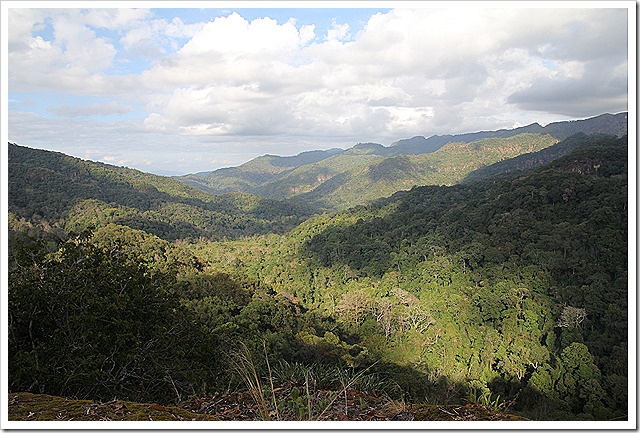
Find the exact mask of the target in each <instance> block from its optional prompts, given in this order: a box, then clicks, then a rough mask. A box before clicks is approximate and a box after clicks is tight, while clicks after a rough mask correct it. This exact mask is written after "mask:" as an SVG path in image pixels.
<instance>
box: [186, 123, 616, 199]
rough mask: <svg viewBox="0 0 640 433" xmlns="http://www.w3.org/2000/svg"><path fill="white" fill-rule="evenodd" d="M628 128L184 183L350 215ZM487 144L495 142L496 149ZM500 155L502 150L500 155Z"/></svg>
mask: <svg viewBox="0 0 640 433" xmlns="http://www.w3.org/2000/svg"><path fill="white" fill-rule="evenodd" d="M627 125H628V113H626V112H623V113H618V114H602V115H599V116H596V117H592V118H589V119H583V120H575V121H561V122H553V123H550V124H548V125H546V126H541V125H540V124H538V123H532V124H530V125H527V126H522V127H519V128H514V129H501V130H497V131H480V132H473V133H464V134H457V135H441V136H440V135H433V136H431V137H429V138H425V137H423V136H416V137H413V138H409V139H403V140H399V141H396V142H394V143H392V144H391V145H390V146H388V147H387V146H383V145H382V144H379V143H358V144H356V145H354V146H353V147H351V148H349V149H346V150H341V149H330V150H325V151H323V150H318V151H311V152H303V153H301V154H299V155H296V156H290V157H278V156H274V155H265V156H261V157H258V158H255V159H253V160H251V161H249V162H247V163H245V164H242V165H240V166H238V167H232V168H223V169H219V170H215V171H211V172H203V173H196V174H189V175H185V176H180V177H177V179H178V180H180V181H182V182H184V183H186V184H188V185H191V186H194V187H196V188H199V189H202V190H204V191H206V192H209V193H213V194H220V193H228V192H234V191H236V192H238V191H239V192H246V193H251V194H257V195H260V196H263V197H268V198H274V199H278V200H283V199H289V198H295V199H297V200H302V201H304V202H307V203H309V204H311V205H313V206H318V207H320V208H324V209H344V208H348V207H350V206H353V205H358V204H364V203H366V202H369V201H371V200H374V199H377V198H381V197H385V196H388V195H390V194H392V193H394V192H395V191H399V190H407V189H410V188H411V187H413V186H416V185H430V184H434V185H438V184H439V185H450V184H453V183H456V182H459V181H461V180H462V179H463V178H465V177H466V176H467V175H469V174H470V173H471V172H472V171H474V170H477V169H482V168H483V167H485V166H489V165H491V164H494V163H498V162H500V161H503V160H506V159H510V158H514V157H517V156H519V155H521V154H525V153H530V152H536V151H540V150H542V149H543V148H546V147H549V146H551V145H553V144H555V143H557V142H559V141H562V140H564V139H566V138H568V137H570V136H572V135H574V134H576V133H585V134H607V135H614V136H618V137H619V136H622V135H625V134H626V133H627ZM518 137H519V138H518ZM483 140H494V141H493V142H491V145H489V144H488V143H489V142H487V141H483ZM534 141H535V143H533V142H534ZM456 143H457V144H456ZM474 143H475V144H474ZM472 144H474V145H472ZM463 145H471V146H467V147H465V146H463ZM495 149H500V150H499V151H498V152H497V153H496V151H495ZM550 155H551V154H550ZM455 171H457V173H454V172H455ZM445 172H446V174H444V173H445Z"/></svg>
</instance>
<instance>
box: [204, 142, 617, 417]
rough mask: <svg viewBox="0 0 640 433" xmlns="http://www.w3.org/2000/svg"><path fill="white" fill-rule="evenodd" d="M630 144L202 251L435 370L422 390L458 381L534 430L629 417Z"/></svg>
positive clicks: (588, 148)
mask: <svg viewBox="0 0 640 433" xmlns="http://www.w3.org/2000/svg"><path fill="white" fill-rule="evenodd" d="M627 146H628V143H627V139H626V137H622V138H615V137H607V138H604V137H601V138H600V139H599V140H597V141H596V142H589V141H587V142H586V143H585V146H583V147H580V148H579V149H576V150H575V151H574V152H572V153H570V154H568V155H566V156H564V157H562V158H559V159H557V160H556V161H554V162H552V163H551V164H548V165H546V166H544V167H540V168H537V169H535V170H530V171H527V172H519V173H511V174H508V175H501V176H497V177H493V178H489V179H487V180H484V181H478V182H473V183H469V184H464V185H455V186H450V187H445V186H423V187H415V188H413V189H412V190H411V191H406V192H399V193H396V194H395V195H394V196H392V197H390V198H388V199H384V200H381V201H379V202H377V203H375V204H372V205H367V206H360V207H356V208H352V209H349V210H347V211H343V212H339V213H335V214H331V215H322V216H317V217H314V218H312V219H310V220H308V221H306V222H304V223H303V224H301V225H300V226H299V227H298V228H296V229H295V230H294V231H292V232H291V233H289V234H287V235H285V239H284V240H283V239H280V238H279V239H273V241H271V242H270V241H266V242H265V241H264V240H262V241H257V242H256V244H255V245H253V244H234V245H233V246H232V245H225V246H221V247H220V249H219V250H218V249H217V248H213V247H208V248H204V249H203V250H202V254H204V255H205V256H206V257H207V258H208V259H209V260H211V261H212V262H213V263H217V266H225V263H229V264H231V263H233V264H234V266H236V269H242V268H245V269H246V272H247V274H249V275H259V276H260V279H261V280H262V281H264V282H267V283H269V284H271V285H272V287H274V288H275V289H276V290H277V291H280V292H286V293H287V294H288V296H290V297H292V298H293V299H296V300H297V302H299V303H300V305H304V306H305V307H307V308H311V309H314V308H315V309H317V310H319V311H325V312H326V314H327V315H330V316H331V317H336V318H337V319H338V320H339V322H341V323H344V324H346V326H347V327H348V329H349V330H350V331H351V333H352V337H351V338H353V339H352V340H350V341H351V343H352V344H353V343H354V342H355V343H357V344H358V345H359V346H361V347H363V348H366V349H362V352H361V353H360V355H359V356H362V357H364V356H365V355H364V354H365V353H367V354H368V355H372V354H375V355H377V356H384V357H385V359H388V360H391V361H392V362H397V363H399V364H401V365H405V366H411V367H412V368H415V369H416V371H418V372H420V373H423V374H425V375H427V377H429V378H431V380H432V382H429V380H425V378H424V377H423V379H422V381H420V382H415V383H413V384H412V386H413V391H412V392H415V393H417V394H419V393H420V392H422V391H420V390H421V389H423V388H421V387H422V386H425V387H427V388H428V389H430V391H425V392H426V393H427V394H428V395H430V397H429V398H436V397H434V395H435V394H439V393H445V392H446V391H445V390H444V388H441V387H440V386H446V384H449V385H448V386H450V388H449V391H450V392H452V393H453V394H455V393H456V392H457V391H455V390H456V389H458V391H459V392H462V393H464V392H465V391H464V390H465V389H466V390H469V389H476V390H477V392H478V393H479V394H478V395H484V396H490V398H492V399H493V398H496V397H497V396H500V398H502V399H505V401H510V402H512V403H511V404H512V408H514V409H516V410H519V411H522V412H523V413H525V414H526V416H528V417H532V418H535V419H540V418H542V419H574V417H578V419H607V420H608V419H613V418H617V417H624V414H625V413H627V412H626V411H627V402H628V394H627V377H626V376H627V367H628V359H627V352H628V346H627V338H628V337H627V336H628V334H627V322H628V316H627V311H628V307H629V306H628V304H627V294H628V287H627V284H628V281H627V275H628V274H627V272H628V271H627V266H628V264H627V251H628V250H627V169H628V166H627ZM276 248H277V251H278V252H277V253H273V254H269V255H264V254H263V255H262V256H259V255H257V253H256V252H257V251H260V252H263V251H276ZM238 264H240V265H238ZM355 336H357V337H355ZM308 339H309V341H315V340H318V341H321V340H320V339H319V337H316V336H315V335H313V336H311V335H309V336H308ZM318 344H320V343H318ZM374 358H375V356H374ZM365 359H366V358H365ZM455 383H457V384H460V386H461V388H456V386H457V385H455ZM436 390H437V391H436ZM439 395H440V396H441V398H442V395H443V394H439ZM468 398H470V397H468ZM620 419H622V418H620Z"/></svg>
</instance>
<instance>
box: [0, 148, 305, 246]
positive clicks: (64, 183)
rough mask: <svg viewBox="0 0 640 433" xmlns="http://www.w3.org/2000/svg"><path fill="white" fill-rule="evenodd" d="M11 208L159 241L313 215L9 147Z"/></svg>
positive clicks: (245, 230)
mask: <svg viewBox="0 0 640 433" xmlns="http://www.w3.org/2000/svg"><path fill="white" fill-rule="evenodd" d="M8 155H9V161H8V169H9V183H8V192H9V194H8V196H9V197H8V199H9V200H8V202H9V211H10V212H11V213H12V214H14V215H15V217H16V218H18V219H19V218H23V219H25V220H27V221H39V220H42V219H44V220H46V221H47V222H48V223H49V224H52V225H54V226H57V227H59V228H64V229H65V230H66V231H69V230H73V231H76V232H77V231H82V230H84V229H87V228H90V227H99V226H104V225H106V224H108V223H111V222H113V223H117V224H120V225H125V226H129V227H131V228H135V229H142V230H145V231H147V232H149V233H152V234H155V235H157V236H159V237H161V238H164V239H170V240H173V239H183V238H199V237H205V238H210V239H224V238H236V237H239V236H246V235H250V234H258V233H268V232H274V231H275V232H280V231H283V230H287V229H289V228H291V227H294V226H295V225H296V224H298V223H299V222H300V221H302V220H303V219H304V218H306V217H308V216H309V215H311V214H312V212H311V210H310V209H308V208H305V207H303V206H301V205H299V204H292V203H284V202H278V201H275V200H271V199H265V198H262V197H258V196H255V195H249V194H245V193H229V194H223V195H211V194H208V193H205V192H203V191H201V190H198V189H196V188H193V187H190V186H188V185H185V184H184V183H182V182H179V181H178V180H176V179H173V178H169V177H163V176H156V175H152V174H147V173H143V172H140V171H137V170H132V169H129V168H125V167H116V166H112V165H108V164H103V163H97V162H90V161H84V160H81V159H78V158H73V157H70V156H67V155H64V154H62V153H58V152H50V151H45V150H37V149H31V148H28V147H24V146H19V145H16V144H11V143H9V152H8Z"/></svg>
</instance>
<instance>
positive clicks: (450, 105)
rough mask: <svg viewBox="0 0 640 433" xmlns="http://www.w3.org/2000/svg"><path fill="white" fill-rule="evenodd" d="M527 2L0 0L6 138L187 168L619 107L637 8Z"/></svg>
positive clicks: (100, 157) (176, 170)
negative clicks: (104, 2) (46, 2)
mask: <svg viewBox="0 0 640 433" xmlns="http://www.w3.org/2000/svg"><path fill="white" fill-rule="evenodd" d="M261 3H262V2H261ZM69 4H70V3H64V5H65V6H66V5H69ZM117 4H118V5H119V4H123V5H124V4H128V3H126V2H118V3H117ZM142 4H143V5H145V6H146V5H150V6H154V5H156V4H158V3H154V2H144V3H142ZM187 4H188V3H187ZM203 4H204V3H203ZM265 4H268V3H267V2H265ZM280 4H281V3H279V5H280ZM292 4H293V5H296V3H292ZM325 4H326V5H328V6H327V7H324V5H325ZM527 4H528V5H529V7H531V6H533V7H532V8H529V9H526V8H523V7H522V6H520V5H518V4H517V3H516V2H514V3H511V2H500V5H501V8H500V9H491V8H490V7H488V6H484V5H483V3H481V2H474V3H472V4H471V5H473V6H469V5H470V4H467V5H465V7H460V5H456V2H447V3H445V4H439V6H441V7H440V8H433V7H432V5H431V3H429V2H400V3H398V2H387V3H381V2H377V3H375V6H376V8H367V7H366V6H367V5H368V3H367V2H364V3H361V2H357V3H351V4H350V5H349V6H350V7H349V8H344V7H330V6H336V5H341V3H328V2H325V3H324V4H320V3H315V4H314V5H320V7H314V8H306V7H298V8H259V9H257V8H241V9H239V8H234V7H232V6H236V5H237V2H236V3H229V4H228V5H229V6H230V7H224V6H226V4H225V3H224V2H217V3H216V5H217V6H220V7H219V8H216V9H206V8H204V9H203V8H185V9H173V8H171V9H168V8H151V9H126V8H122V7H110V8H96V7H95V5H96V3H91V2H82V3H79V5H81V6H83V8H82V9H81V8H80V7H77V8H75V7H74V8H61V9H38V8H33V7H29V6H30V5H29V2H24V3H20V2H11V4H10V5H9V6H6V2H3V5H2V7H3V16H7V17H8V18H7V20H8V35H7V37H6V38H3V41H2V44H3V47H2V49H3V51H5V52H7V59H8V93H7V92H3V95H7V96H6V97H7V98H8V99H7V101H6V102H7V105H8V108H9V111H8V124H9V128H8V129H9V131H8V139H9V141H12V142H16V143H18V144H22V145H25V146H30V147H37V148H43V149H49V150H56V151H60V152H64V153H67V154H70V155H73V156H78V157H81V158H86V159H91V160H96V161H102V162H107V163H112V164H116V165H126V166H129V167H133V168H137V169H140V170H143V171H148V172H153V173H158V174H184V173H192V172H198V171H206V170H213V169H216V168H220V167H225V166H232V165H239V164H241V163H243V162H245V161H247V160H249V159H251V158H253V157H256V156H259V155H263V154H266V153H270V154H279V155H293V154H297V153H300V152H303V151H306V150H312V149H324V148H330V147H342V148H346V147H350V146H352V145H354V144H355V143H357V142H366V141H372V142H378V143H382V144H385V145H389V144H391V143H392V142H393V141H396V140H399V139H401V138H408V137H412V136H415V135H424V136H430V135H433V134H449V133H462V132H471V131H477V130H487V129H500V128H510V127H516V126H520V125H524V124H528V123H532V122H539V123H543V124H544V123H548V122H551V121H557V120H568V119H577V118H586V117H591V116H595V115H598V114H601V113H604V112H612V113H613V112H620V111H626V110H627V109H628V103H629V101H628V92H629V90H628V77H629V74H628V70H629V64H630V59H629V52H628V51H629V49H628V38H629V36H628V35H629V30H630V29H628V21H629V16H628V11H629V10H630V11H631V13H632V14H634V13H635V9H634V7H635V5H634V3H632V2H624V3H623V2H611V3H606V4H607V5H612V6H609V7H607V8H604V9H603V8H602V6H600V8H593V7H580V8H576V7H575V6H572V8H571V9H562V8H557V7H555V8H552V9H548V8H549V7H552V6H551V5H552V4H553V3H550V2H540V3H539V4H538V3H527ZM136 5H140V3H137V4H136ZM158 5H163V4H158ZM353 5H357V6H358V7H355V6H353ZM360 5H363V7H360ZM379 6H388V7H381V8H378V7H379ZM396 6H399V7H396ZM442 6H444V7H442ZM489 6H490V5H489ZM505 6H506V7H505ZM631 30H633V34H635V32H634V31H635V28H634V29H631ZM632 63H633V64H635V63H634V62H632Z"/></svg>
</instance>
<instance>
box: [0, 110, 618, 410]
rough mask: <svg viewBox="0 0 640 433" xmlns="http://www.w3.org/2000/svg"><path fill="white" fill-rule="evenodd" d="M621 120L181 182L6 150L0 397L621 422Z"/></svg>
mask: <svg viewBox="0 0 640 433" xmlns="http://www.w3.org/2000/svg"><path fill="white" fill-rule="evenodd" d="M626 119H627V113H620V114H616V115H602V116H598V117H595V118H592V119H585V120H583V121H575V122H558V123H553V124H549V125H547V126H545V127H542V126H540V125H538V124H533V125H529V126H526V127H522V128H516V129H514V130H500V131H483V132H477V133H469V134H461V135H451V136H432V137H429V138H424V137H422V138H420V137H414V138H412V139H407V140H400V141H397V142H396V143H394V144H392V145H390V146H388V147H386V146H383V145H380V144H376V143H361V144H357V145H355V146H353V147H352V148H350V149H346V150H342V149H331V150H325V151H312V152H305V153H302V154H299V155H297V156H292V157H281V156H274V155H265V156H262V157H259V158H256V159H254V160H251V161H249V162H247V163H245V164H243V165H241V166H238V167H233V168H226V169H220V170H216V171H213V172H206V173H196V174H192V175H187V176H181V177H162V176H155V175H151V174H146V173H142V172H140V171H137V170H132V169H127V168H124V167H116V166H111V165H107V164H102V163H95V162H91V161H84V160H80V159H77V158H73V157H70V156H67V155H64V154H61V153H55V152H49V151H42V150H36V149H31V148H29V147H25V146H22V145H17V144H11V143H10V144H9V164H8V168H9V185H8V193H9V194H8V203H9V217H8V223H9V250H10V254H9V257H8V259H7V265H8V269H9V288H8V290H9V296H8V299H9V306H8V313H9V318H8V323H9V325H8V328H9V333H8V335H9V346H8V347H9V391H10V392H12V393H16V392H28V393H34V394H49V395H53V396H62V397H68V398H74V399H79V400H95V401H103V402H106V401H111V400H112V399H113V398H114V396H118V398H120V399H123V400H127V401H133V402H147V403H152V402H156V403H159V404H163V405H168V404H180V403H182V406H181V407H182V408H184V407H186V402H190V403H191V404H193V405H192V406H190V407H189V410H193V411H196V412H198V413H200V414H208V415H216V416H219V415H220V413H222V412H220V411H218V412H215V411H213V409H212V411H210V412H206V410H205V409H202V408H204V407H205V406H206V405H205V404H204V403H203V402H209V403H210V402H212V401H213V400H216V399H218V397H219V398H220V399H221V398H222V396H224V398H225V400H224V401H225V402H229V401H231V400H233V401H234V402H235V403H238V401H239V400H237V398H239V396H240V395H242V396H243V398H244V399H245V400H246V401H247V403H246V405H250V406H251V408H252V410H253V412H252V413H253V415H252V416H254V418H253V419H262V420H268V419H270V420H274V419H277V420H282V419H296V420H310V419H322V416H324V415H325V414H326V412H327V411H329V410H333V409H325V411H323V408H334V405H333V403H335V402H336V401H340V402H341V404H342V403H343V402H346V403H345V404H344V406H340V408H342V409H344V413H345V415H344V416H345V417H346V419H356V418H349V414H350V413H352V414H355V413H357V414H359V415H358V416H362V414H363V413H369V412H367V410H368V409H367V408H371V412H370V414H373V413H374V412H373V409H372V408H373V406H375V405H379V406H381V405H382V403H380V402H382V401H383V402H385V404H387V402H393V404H394V405H399V404H400V402H401V403H402V404H403V405H407V406H402V407H411V405H414V406H413V407H418V406H419V407H420V408H421V410H422V411H423V412H420V413H421V414H422V415H420V417H422V418H421V419H425V420H429V419H435V418H434V417H432V418H429V416H431V415H425V413H427V412H428V410H427V409H428V408H431V409H433V410H435V411H436V412H438V413H440V414H441V413H442V411H440V410H439V409H437V408H448V409H446V410H451V408H459V409H460V408H467V409H469V408H479V407H482V408H485V409H487V410H490V411H491V412H490V414H489V415H487V413H484V415H483V416H486V417H488V418H482V419H503V418H500V417H499V416H498V415H496V414H500V416H504V417H506V418H508V417H517V418H518V419H530V420H616V419H626V418H627V416H628V404H629V395H628V369H629V361H628V351H629V347H628V341H627V340H628V311H629V308H630V307H631V306H630V305H628V303H627V299H628V223H629V222H628V174H629V166H628V146H629V143H628V138H627V135H626V133H627V129H626ZM231 396H232V397H231ZM213 397H216V398H213ZM29 398H33V397H29ZM234 399H235V400H234ZM377 399H380V400H377ZM196 401H198V402H200V403H202V404H201V405H200V406H198V407H197V408H196V406H197V405H195V403H194V402H196ZM235 403H234V404H235ZM87 404H89V403H87ZM229 404H231V403H229ZM238 404H239V405H240V406H242V403H238ZM389 404H391V403H389ZM229 407H230V406H229ZM229 407H226V409H228V408H229ZM349 407H351V408H352V409H351V412H350V411H349ZM356 407H358V408H359V409H358V410H357V411H356V409H355V408H356ZM376 407H378V406H376ZM385 407H387V406H385ZM388 407H391V406H388ZM394 407H399V406H394ZM226 409H225V410H226ZM461 410H462V409H461ZM465 410H466V409H465ZM469 410H470V409H469ZM483 410H484V409H483ZM336 411H339V409H336ZM400 412H402V411H399V412H398V413H394V414H393V416H396V415H398V414H399V413H400ZM410 412H411V411H409V410H405V411H404V412H403V413H410ZM180 413H181V416H183V415H182V412H180ZM194 413H195V412H194ZM336 413H337V412H336ZM411 413H412V414H413V415H412V416H414V419H416V418H415V416H416V413H417V412H415V411H414V412H411ZM387 415H388V413H387ZM371 416H372V417H373V415H371ZM385 416H386V415H385ZM393 416H388V417H387V418H386V419H393ZM433 416H435V415H433ZM336 417H337V415H336ZM203 418H204V415H203ZM332 419H342V418H332ZM358 419H360V418H358ZM447 419H450V418H447ZM469 419H473V418H469ZM476 419H479V418H476Z"/></svg>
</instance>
